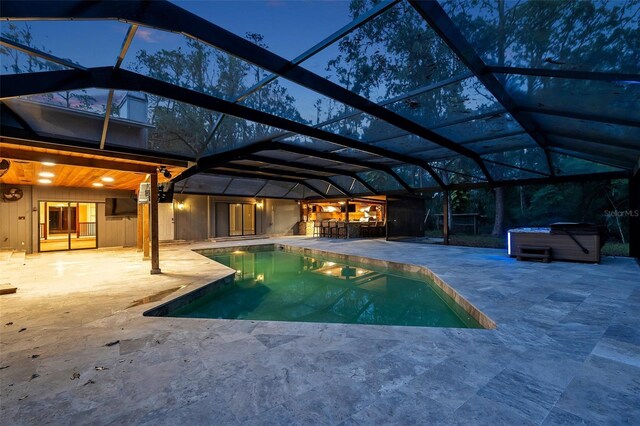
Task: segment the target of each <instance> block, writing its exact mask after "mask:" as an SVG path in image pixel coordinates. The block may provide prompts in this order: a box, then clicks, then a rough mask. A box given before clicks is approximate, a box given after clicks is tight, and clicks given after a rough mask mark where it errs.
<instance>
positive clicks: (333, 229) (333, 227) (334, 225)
mask: <svg viewBox="0 0 640 426" xmlns="http://www.w3.org/2000/svg"><path fill="white" fill-rule="evenodd" d="M337 236H338V222H336V221H335V220H332V221H330V222H329V237H331V238H335V237H337Z"/></svg>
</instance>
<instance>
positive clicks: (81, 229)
mask: <svg viewBox="0 0 640 426" xmlns="http://www.w3.org/2000/svg"><path fill="white" fill-rule="evenodd" d="M95 236H96V223H95V222H79V223H78V238H80V237H95Z"/></svg>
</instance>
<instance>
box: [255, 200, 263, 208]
mask: <svg viewBox="0 0 640 426" xmlns="http://www.w3.org/2000/svg"><path fill="white" fill-rule="evenodd" d="M263 206H264V203H263V202H262V201H258V202H257V203H256V208H258V209H261V208H262V207H263Z"/></svg>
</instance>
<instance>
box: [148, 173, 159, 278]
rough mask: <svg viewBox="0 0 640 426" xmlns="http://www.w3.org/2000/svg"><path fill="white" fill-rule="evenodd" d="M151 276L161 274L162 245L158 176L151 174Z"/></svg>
mask: <svg viewBox="0 0 640 426" xmlns="http://www.w3.org/2000/svg"><path fill="white" fill-rule="evenodd" d="M149 206H151V274H160V273H162V271H161V270H160V244H159V242H158V174H157V173H151V200H149Z"/></svg>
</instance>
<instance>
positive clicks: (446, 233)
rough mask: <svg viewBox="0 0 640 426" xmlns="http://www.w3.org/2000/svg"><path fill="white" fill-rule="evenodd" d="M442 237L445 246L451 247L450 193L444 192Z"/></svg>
mask: <svg viewBox="0 0 640 426" xmlns="http://www.w3.org/2000/svg"><path fill="white" fill-rule="evenodd" d="M442 236H443V237H444V244H445V245H449V191H444V192H443V197H442Z"/></svg>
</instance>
